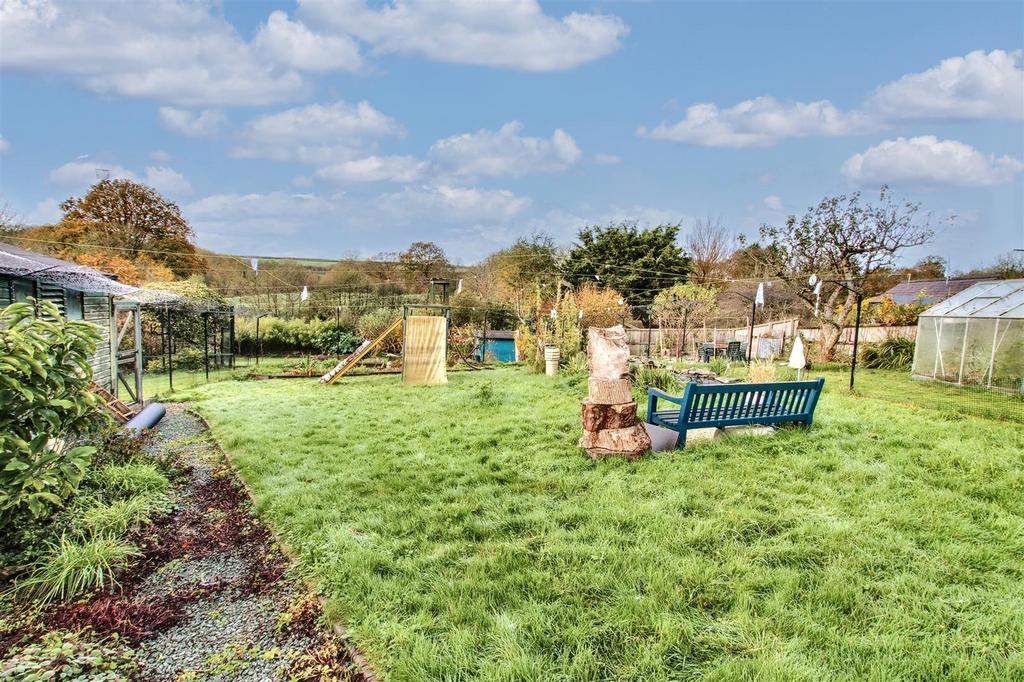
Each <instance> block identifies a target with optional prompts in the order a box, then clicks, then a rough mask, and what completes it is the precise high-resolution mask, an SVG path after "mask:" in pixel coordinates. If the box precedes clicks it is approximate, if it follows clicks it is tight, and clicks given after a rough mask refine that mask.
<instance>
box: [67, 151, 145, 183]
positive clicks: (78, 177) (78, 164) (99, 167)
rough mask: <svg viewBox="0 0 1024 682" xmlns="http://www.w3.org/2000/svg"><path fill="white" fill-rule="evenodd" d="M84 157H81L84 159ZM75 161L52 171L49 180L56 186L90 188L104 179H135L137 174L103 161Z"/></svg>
mask: <svg viewBox="0 0 1024 682" xmlns="http://www.w3.org/2000/svg"><path fill="white" fill-rule="evenodd" d="M82 158H83V157H79V159H82ZM84 158H85V159H86V160H75V161H69V162H68V163H65V164H64V165H63V166H59V167H57V168H54V169H53V170H52V171H50V175H49V180H50V182H52V183H53V184H55V185H62V186H65V187H75V188H83V187H90V186H92V185H94V184H96V182H98V181H99V180H102V179H103V178H104V177H109V178H127V179H129V180H134V179H135V174H134V173H132V172H131V171H129V170H128V169H126V168H123V167H121V166H118V165H116V164H110V163H104V162H102V161H89V160H87V159H88V157H84Z"/></svg>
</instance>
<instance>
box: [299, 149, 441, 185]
mask: <svg viewBox="0 0 1024 682" xmlns="http://www.w3.org/2000/svg"><path fill="white" fill-rule="evenodd" d="M425 166H426V164H425V163H424V162H422V161H420V160H419V159H417V158H415V157H412V156H368V157H366V158H364V159H353V160H352V161H342V162H340V163H335V164H331V165H329V166H325V167H323V168H320V169H318V170H317V171H316V176H317V177H318V178H320V179H321V180H327V181H329V182H339V183H343V182H381V181H390V182H413V181H415V180H417V179H418V178H419V177H420V176H421V175H422V173H423V170H424V167H425Z"/></svg>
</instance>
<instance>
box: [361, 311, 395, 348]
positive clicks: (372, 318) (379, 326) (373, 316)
mask: <svg viewBox="0 0 1024 682" xmlns="http://www.w3.org/2000/svg"><path fill="white" fill-rule="evenodd" d="M401 314H402V313H401V311H399V310H395V309H392V308H378V309H377V310H374V311H373V312H371V313H367V314H365V315H363V316H362V317H360V318H359V322H358V323H357V324H356V332H357V333H358V334H359V336H361V337H362V338H364V339H376V338H377V337H378V336H380V335H381V334H383V333H384V332H385V331H386V330H387V328H388V327H390V326H391V325H392V324H393V323H394V321H395V319H396V318H398V317H399V316H400V315H401ZM401 347H402V336H401V334H400V333H399V332H395V333H394V334H391V335H390V336H389V337H388V338H387V339H386V340H385V341H384V342H383V343H382V344H381V345H380V346H378V348H379V349H380V350H381V352H384V353H397V352H398V351H399V350H400V349H401Z"/></svg>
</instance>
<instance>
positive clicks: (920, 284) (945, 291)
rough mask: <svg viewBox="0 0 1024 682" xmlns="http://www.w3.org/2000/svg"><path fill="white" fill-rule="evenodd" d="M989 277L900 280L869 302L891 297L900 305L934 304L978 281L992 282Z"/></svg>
mask: <svg viewBox="0 0 1024 682" xmlns="http://www.w3.org/2000/svg"><path fill="white" fill-rule="evenodd" d="M990 281H992V280H991V278H987V277H970V278H963V279H919V280H912V281H910V282H900V283H899V284H897V285H896V286H894V287H892V288H890V289H889V290H888V291H886V292H885V293H884V294H882V295H881V296H875V297H873V298H870V299H868V302H869V303H877V302H879V301H881V300H882V299H883V298H891V299H892V300H893V302H895V303H898V304H900V305H907V304H908V303H916V302H917V301H920V302H921V303H924V304H925V305H934V304H936V303H938V302H940V301H944V300H946V299H947V298H949V297H950V296H953V295H954V294H958V293H960V292H961V291H964V290H965V289H967V288H968V287H972V286H974V285H975V284H977V283H978V282H990Z"/></svg>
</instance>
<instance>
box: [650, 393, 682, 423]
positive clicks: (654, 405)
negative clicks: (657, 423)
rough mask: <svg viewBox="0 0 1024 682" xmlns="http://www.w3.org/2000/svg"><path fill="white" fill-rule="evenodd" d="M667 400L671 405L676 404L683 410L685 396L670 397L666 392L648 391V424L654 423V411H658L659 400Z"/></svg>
mask: <svg viewBox="0 0 1024 682" xmlns="http://www.w3.org/2000/svg"><path fill="white" fill-rule="evenodd" d="M659 398H660V399H661V400H667V401H668V402H670V403H675V404H676V405H679V406H680V409H682V405H683V401H684V400H685V396H678V395H669V394H668V393H665V391H660V390H658V389H656V388H648V389H647V421H648V423H652V424H653V423H654V422H653V419H654V411H655V410H657V409H658V399H659Z"/></svg>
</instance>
